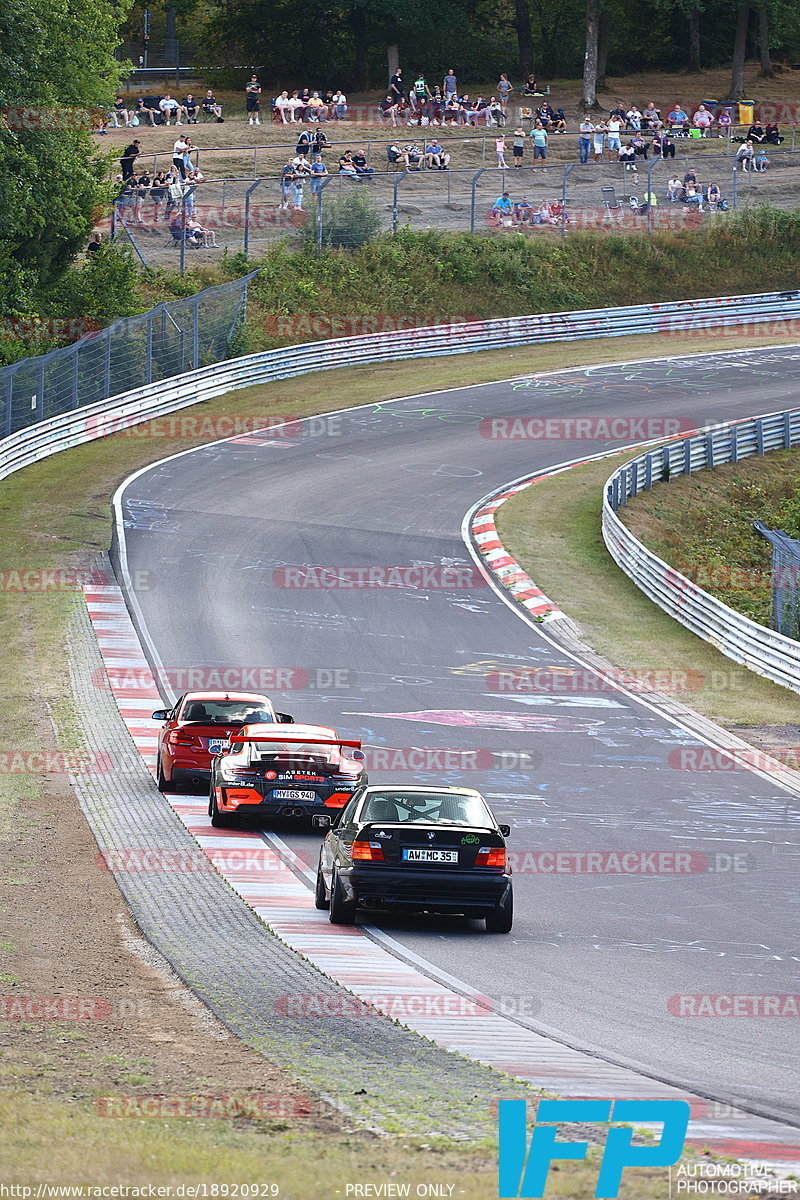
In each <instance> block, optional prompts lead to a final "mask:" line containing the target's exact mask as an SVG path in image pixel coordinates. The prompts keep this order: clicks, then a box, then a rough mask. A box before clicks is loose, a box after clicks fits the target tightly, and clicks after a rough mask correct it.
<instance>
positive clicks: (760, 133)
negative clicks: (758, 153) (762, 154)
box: [745, 125, 767, 146]
mask: <svg viewBox="0 0 800 1200" xmlns="http://www.w3.org/2000/svg"><path fill="white" fill-rule="evenodd" d="M766 140H767V135H766V133H765V132H764V130H763V129H762V128H761V126H760V125H751V126H750V129H749V130H748V133H747V137H746V138H745V141H746V142H752V143H753V145H756V146H759V145H761V143H762V142H765V141H766Z"/></svg>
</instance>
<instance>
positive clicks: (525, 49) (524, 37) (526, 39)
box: [514, 0, 534, 79]
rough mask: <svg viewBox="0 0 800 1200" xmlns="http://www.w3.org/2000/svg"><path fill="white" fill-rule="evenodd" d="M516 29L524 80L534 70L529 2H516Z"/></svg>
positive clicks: (517, 0)
mask: <svg viewBox="0 0 800 1200" xmlns="http://www.w3.org/2000/svg"><path fill="white" fill-rule="evenodd" d="M514 28H515V29H516V31H517V45H518V46H519V69H520V72H521V74H522V75H523V77H524V78H526V79H527V77H528V76H529V75H530V74H531V72H532V71H533V70H534V59H533V36H532V34H531V10H530V5H529V4H528V0H514Z"/></svg>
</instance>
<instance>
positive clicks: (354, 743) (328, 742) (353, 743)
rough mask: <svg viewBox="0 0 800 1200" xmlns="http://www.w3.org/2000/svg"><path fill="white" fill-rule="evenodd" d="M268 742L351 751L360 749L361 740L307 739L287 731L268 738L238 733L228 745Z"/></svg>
mask: <svg viewBox="0 0 800 1200" xmlns="http://www.w3.org/2000/svg"><path fill="white" fill-rule="evenodd" d="M270 741H274V742H284V743H285V742H290V743H291V742H297V743H298V745H299V744H303V745H307V746H349V747H352V749H353V750H360V749H361V738H329V737H309V736H308V734H306V735H305V736H304V735H303V734H301V733H296V734H293V733H292V731H291V730H287V731H286V733H283V732H281V733H280V734H277V733H276V734H273V735H272V736H270V735H269V734H263V733H246V734H242V733H238V732H237V733H232V734H231V736H230V744H231V745H233V744H234V742H237V743H239V742H241V743H244V742H270Z"/></svg>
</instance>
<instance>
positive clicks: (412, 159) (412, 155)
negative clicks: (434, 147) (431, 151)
mask: <svg viewBox="0 0 800 1200" xmlns="http://www.w3.org/2000/svg"><path fill="white" fill-rule="evenodd" d="M405 152H406V162H407V163H408V165H409V167H419V165H420V163H421V162H422V150H421V149H420V147H419V146H418V145H417V143H416V142H411V143H410V144H409V145H408V146H406V151H405Z"/></svg>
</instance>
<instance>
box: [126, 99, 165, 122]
mask: <svg viewBox="0 0 800 1200" xmlns="http://www.w3.org/2000/svg"><path fill="white" fill-rule="evenodd" d="M134 118H135V119H136V122H137V124H140V123H141V122H142V121H147V124H148V125H160V124H161V121H162V119H163V118H162V116H161V113H160V112H159V110H158V109H157V108H153V106H152V105H151V104H147V103H145V97H144V96H140V97H139V99H138V100H137V101H136V108H135V109H134V113H133V117H132V118H131V124H133V120H134Z"/></svg>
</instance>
